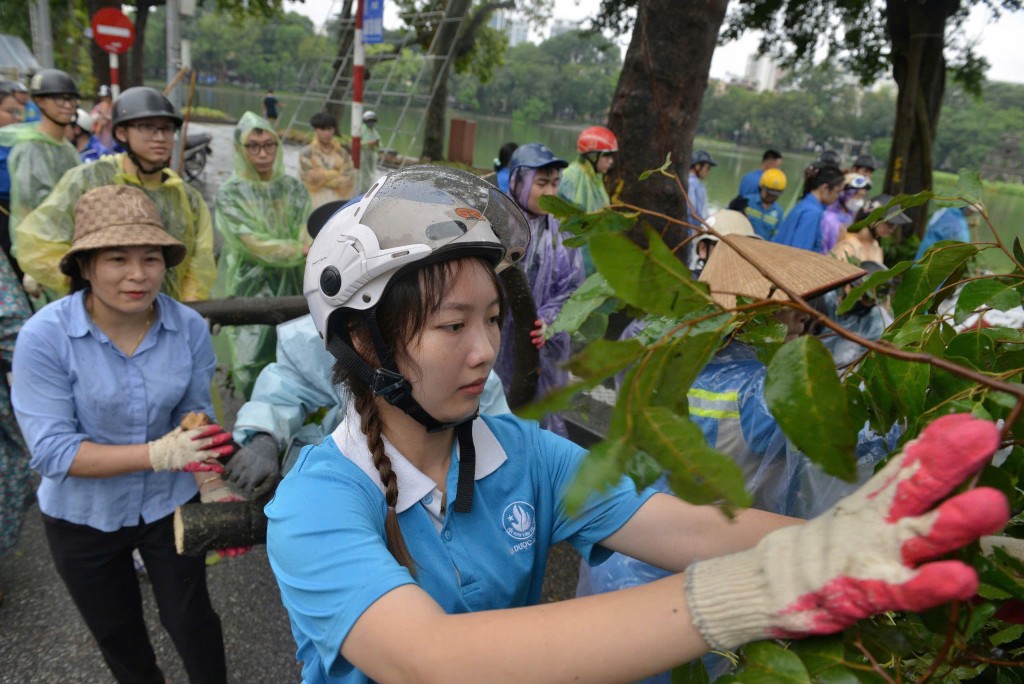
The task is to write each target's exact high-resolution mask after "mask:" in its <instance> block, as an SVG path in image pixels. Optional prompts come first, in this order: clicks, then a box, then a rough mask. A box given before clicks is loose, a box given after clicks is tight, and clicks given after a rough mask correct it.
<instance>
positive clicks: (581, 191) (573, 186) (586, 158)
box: [558, 126, 619, 275]
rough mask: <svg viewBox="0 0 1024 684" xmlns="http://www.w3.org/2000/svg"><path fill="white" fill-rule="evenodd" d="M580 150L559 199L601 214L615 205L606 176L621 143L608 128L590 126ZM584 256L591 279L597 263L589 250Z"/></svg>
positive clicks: (564, 178)
mask: <svg viewBox="0 0 1024 684" xmlns="http://www.w3.org/2000/svg"><path fill="white" fill-rule="evenodd" d="M576 150H577V151H578V152H579V153H580V156H579V158H577V159H576V161H574V162H572V163H571V164H569V167H568V168H567V169H566V170H565V172H564V173H563V174H562V183H561V185H559V186H558V196H559V197H561V198H562V199H564V200H565V201H566V202H571V203H573V204H575V205H576V206H577V207H579V208H580V209H582V210H583V211H587V212H592V211H601V210H602V209H604V208H605V207H607V206H608V205H609V204H611V199H610V198H609V197H608V190H607V189H605V187H604V176H605V174H606V173H608V170H609V169H611V167H612V164H613V163H614V162H615V155H616V154H617V153H618V151H619V141H618V139H617V138H616V137H615V134H614V133H612V132H611V131H610V130H609V129H607V128H605V127H604V126H590V127H589V128H585V129H583V131H582V132H581V133H580V135H579V138H577V140H576ZM582 252H583V267H584V269H585V271H586V274H587V275H590V274H592V273H593V272H594V261H593V259H591V258H590V250H589V249H587V248H586V247H583V248H582Z"/></svg>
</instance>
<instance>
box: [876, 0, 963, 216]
mask: <svg viewBox="0 0 1024 684" xmlns="http://www.w3.org/2000/svg"><path fill="white" fill-rule="evenodd" d="M959 8H960V0H927V2H915V1H911V0H888V2H887V3H886V24H887V30H888V32H889V38H890V40H891V41H892V70H893V78H894V79H895V80H896V84H897V85H898V86H899V94H898V96H897V99H896V124H895V128H894V131H893V138H892V147H891V149H890V152H889V161H888V164H887V167H886V174H885V191H886V192H887V193H890V194H893V195H897V194H900V193H906V194H913V193H917V192H921V191H922V190H928V189H931V187H932V166H933V165H934V164H933V159H932V148H933V146H934V143H935V130H936V128H937V127H938V124H939V111H940V109H941V107H942V96H943V93H944V92H945V87H946V59H945V57H944V56H943V48H944V47H945V43H946V40H945V35H946V23H947V22H948V21H949V19H950V18H951V17H952V16H953V15H954V14H955V13H956V12H957V10H958V9H959ZM907 213H908V214H909V215H910V217H911V218H912V219H914V230H915V231H916V232H917V233H918V234H921V233H923V232H924V227H925V207H924V206H920V207H914V208H912V209H908V210H907Z"/></svg>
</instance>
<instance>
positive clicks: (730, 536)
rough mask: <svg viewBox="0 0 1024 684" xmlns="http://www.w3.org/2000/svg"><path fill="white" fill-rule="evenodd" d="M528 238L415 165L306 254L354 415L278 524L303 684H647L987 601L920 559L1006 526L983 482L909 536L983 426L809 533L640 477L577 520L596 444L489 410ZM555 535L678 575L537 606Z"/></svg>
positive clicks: (456, 186) (965, 422)
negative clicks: (889, 614) (885, 621)
mask: <svg viewBox="0 0 1024 684" xmlns="http://www.w3.org/2000/svg"><path fill="white" fill-rule="evenodd" d="M528 234H529V233H528V228H527V225H526V223H525V221H524V218H523V216H522V214H521V212H520V211H519V210H518V209H517V208H516V207H515V206H514V205H513V204H512V203H511V202H510V200H509V199H508V198H507V196H505V195H504V194H502V193H501V192H500V191H498V190H497V189H496V188H493V187H491V186H490V185H489V184H487V183H485V182H483V181H481V180H479V179H477V178H476V177H475V176H473V175H472V174H468V173H465V172H462V171H457V170H454V169H446V168H443V167H433V166H424V167H410V168H406V169H403V170H401V171H398V172H395V173H394V174H391V175H389V176H387V177H385V178H383V179H381V180H379V181H378V182H377V183H376V184H375V185H374V186H373V187H372V188H371V189H370V190H369V191H368V192H367V194H366V196H365V197H364V198H363V199H362V200H361V201H360V202H358V203H355V204H353V205H352V206H350V207H348V208H346V209H343V210H342V211H340V212H339V213H337V214H335V215H334V216H333V217H332V218H331V219H330V221H329V222H328V223H327V225H326V226H325V227H324V229H323V231H322V232H321V233H320V234H319V236H318V237H317V239H316V241H315V242H314V244H313V247H312V249H311V251H310V253H309V257H308V259H307V266H306V277H305V292H306V296H307V300H308V302H309V306H310V312H311V314H312V316H313V320H314V322H315V324H316V325H317V328H318V331H319V332H320V334H321V336H322V337H323V338H324V341H325V343H326V345H327V348H328V349H329V350H330V351H331V353H332V354H333V355H334V356H335V357H336V358H337V359H338V363H337V365H336V367H335V378H336V380H338V381H345V382H347V383H348V385H349V388H350V390H351V392H352V396H353V401H352V402H351V404H350V408H349V411H348V414H347V416H346V418H345V419H344V420H343V421H342V423H341V425H339V427H338V428H337V429H336V430H335V431H334V432H333V433H332V434H331V435H330V436H329V437H328V438H327V439H325V440H324V442H323V443H322V444H320V445H319V446H315V447H307V448H306V449H305V450H304V451H303V453H302V454H301V455H300V456H299V459H298V461H297V462H296V464H295V466H294V467H293V468H292V470H291V471H290V472H289V473H288V475H287V476H286V477H285V479H284V480H283V481H282V483H281V484H280V486H279V487H278V489H277V493H276V495H275V498H274V500H273V501H271V502H270V504H269V505H268V506H267V509H266V510H267V517H268V519H269V527H268V539H267V545H268V552H269V556H270V562H271V565H272V567H273V570H274V573H275V575H276V577H277V581H278V584H279V586H280V589H281V596H282V599H283V601H284V604H285V607H286V608H287V610H288V613H289V616H290V618H291V623H292V631H293V634H294V636H295V639H296V642H297V644H298V658H299V660H300V661H302V665H303V680H304V681H305V682H308V683H311V684H312V683H314V682H316V683H319V682H366V681H369V680H373V681H378V682H408V681H439V682H462V681H465V682H475V681H487V682H498V681H523V682H541V681H569V680H575V681H585V682H606V681H607V682H621V681H635V680H637V679H641V678H643V677H644V676H646V675H650V674H653V673H656V672H660V671H664V670H667V669H669V668H671V667H673V666H674V665H676V664H679V663H683V662H686V661H688V660H691V659H693V658H695V657H697V656H699V655H701V654H702V653H705V652H706V651H707V650H708V649H709V648H711V647H714V648H734V647H736V646H738V645H739V644H742V643H744V642H746V641H751V640H756V639H761V638H769V637H781V636H799V635H806V634H822V633H828V632H832V631H836V630H839V629H842V628H843V627H844V626H846V625H848V624H850V623H852V622H853V621H854V620H856V619H857V618H859V617H862V616H865V615H868V614H872V613H875V612H878V611H883V610H889V609H909V610H920V609H922V608H924V607H926V606H931V605H935V604H937V603H939V602H942V601H945V600H949V599H950V598H953V597H964V596H967V595H970V593H971V592H973V591H974V589H975V588H976V586H977V578H976V577H975V575H974V572H973V570H972V569H970V568H969V567H966V566H964V565H962V564H960V563H958V562H933V563H924V564H922V561H925V560H929V559H931V558H933V557H934V556H935V555H936V554H937V553H941V552H942V551H943V550H945V549H949V548H953V547H954V546H957V545H959V544H962V543H964V542H965V540H967V539H970V538H973V537H975V536H977V535H979V534H985V533H989V532H991V531H992V530H995V529H998V528H1000V527H1001V526H1002V524H1003V523H1004V522H1005V520H1006V518H1007V515H1008V512H1007V506H1006V501H1005V499H1004V498H1003V497H1002V495H1001V494H1000V493H998V492H995V491H994V490H988V489H975V490H972V491H971V492H969V493H967V494H962V495H960V496H959V497H955V498H953V499H950V502H953V505H954V507H959V506H963V505H967V506H969V508H968V509H961V508H956V510H957V511H959V510H970V511H971V514H970V516H965V515H961V514H953V513H952V511H951V509H947V507H948V506H950V503H949V502H947V503H944V504H942V509H941V511H940V514H939V516H938V517H937V518H923V519H922V520H920V521H914V522H912V521H910V520H907V518H912V517H916V516H918V515H920V514H922V513H924V512H925V511H927V510H929V509H931V508H932V506H933V504H934V503H935V502H936V501H937V500H938V499H940V498H942V497H943V496H945V494H947V493H948V492H949V491H950V490H951V489H952V488H953V487H954V486H956V484H957V483H958V482H959V481H961V480H962V479H963V478H964V477H965V476H966V475H967V474H968V473H969V472H973V471H976V470H977V469H979V468H980V467H981V466H982V464H983V462H984V460H985V459H986V458H987V455H988V454H990V453H991V452H992V451H993V450H994V448H995V446H996V444H997V442H998V430H997V429H996V428H995V426H994V425H992V424H991V423H985V422H983V421H978V420H975V419H973V418H971V417H970V416H947V417H946V418H943V419H942V421H946V422H945V423H943V424H941V425H939V424H936V426H934V427H933V428H930V429H929V431H926V433H925V435H924V436H923V437H922V438H921V439H919V440H918V441H917V442H915V443H914V444H913V445H911V446H908V447H907V450H906V452H905V454H904V456H903V457H902V458H896V459H893V461H892V463H891V465H890V466H888V468H887V471H886V472H885V473H883V475H882V476H881V479H879V480H872V481H871V482H870V483H869V484H868V485H866V489H865V490H862V491H860V492H857V493H854V494H853V495H851V496H850V497H849V498H848V499H846V500H845V501H844V503H843V504H841V505H840V506H839V507H837V508H836V509H833V510H832V511H830V512H829V513H828V514H827V515H825V516H823V517H821V518H817V519H815V520H812V521H810V522H808V523H806V524H802V525H801V524H798V521H795V520H791V519H788V518H784V517H781V516H777V515H773V514H770V513H765V512H761V511H753V510H752V511H745V512H742V513H740V514H738V515H737V516H736V517H735V518H734V519H733V520H732V521H730V520H729V519H727V518H726V517H725V516H724V515H723V514H722V513H721V512H720V511H719V510H717V509H716V508H714V507H700V506H692V505H689V504H686V503H684V502H682V501H680V500H678V499H676V498H674V497H671V496H668V495H665V494H659V493H655V492H652V491H650V490H648V491H645V492H642V493H637V492H636V490H635V488H634V486H633V485H632V483H631V482H630V481H628V480H626V479H623V480H621V481H620V482H618V483H616V484H615V486H613V487H611V488H609V489H608V490H605V491H603V492H600V493H595V494H594V495H592V496H591V497H590V498H589V499H588V500H587V501H586V502H585V503H584V504H583V505H582V506H581V507H580V508H579V509H578V510H575V511H574V512H572V513H570V512H569V511H568V510H567V504H566V501H565V499H564V494H565V491H566V487H567V486H568V485H569V483H570V482H571V481H572V479H573V477H574V476H575V473H576V471H577V469H578V467H579V465H580V463H581V461H582V459H583V458H585V457H586V454H585V452H584V451H583V450H582V449H580V448H579V447H577V446H576V445H574V444H572V443H571V442H569V441H567V440H565V439H562V438H561V437H558V436H556V435H554V434H552V433H550V432H546V431H544V430H542V429H540V428H539V427H538V426H537V425H536V424H535V423H530V422H525V421H522V420H519V419H517V418H515V417H513V416H481V417H479V418H477V404H478V401H479V397H480V393H481V392H482V391H483V385H484V380H485V378H486V377H487V373H488V371H489V370H490V368H491V366H492V364H493V363H494V358H495V354H496V351H497V349H498V345H499V322H500V320H501V307H502V296H501V289H500V287H499V281H498V280H497V278H496V276H495V269H496V268H501V267H502V266H504V265H506V264H507V263H508V262H510V261H515V260H516V259H518V258H519V257H520V256H521V255H522V254H523V253H524V252H525V251H526V240H527V236H528ZM940 422H941V421H940ZM961 497H968V499H967V500H965V499H963V498H961ZM911 528H913V529H914V530H915V531H914V532H911V531H910V530H911ZM562 540H569V541H570V542H571V543H573V544H574V545H575V547H576V548H577V549H578V550H579V551H580V553H581V554H582V555H583V556H584V558H586V559H588V560H589V561H590V562H600V561H602V560H603V559H604V558H606V557H607V556H608V554H609V553H610V552H611V551H620V552H623V553H626V554H629V555H631V556H634V557H636V558H641V559H644V560H645V561H647V562H650V563H653V564H656V565H658V566H660V567H664V568H667V569H671V570H674V571H677V572H682V571H685V574H677V575H673V576H670V577H668V578H665V579H662V580H659V581H656V582H652V583H650V584H647V585H644V586H641V587H635V588H632V589H628V590H623V591H617V592H610V593H608V594H603V595H600V596H592V597H588V598H585V599H577V600H571V601H564V602H561V603H556V604H547V605H542V606H537V605H533V604H536V603H537V601H538V599H539V596H540V588H541V582H542V579H543V575H544V566H545V564H546V561H547V557H548V551H549V549H550V547H551V545H553V544H555V543H557V542H559V541H562Z"/></svg>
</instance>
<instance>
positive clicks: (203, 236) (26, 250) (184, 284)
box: [16, 86, 217, 301]
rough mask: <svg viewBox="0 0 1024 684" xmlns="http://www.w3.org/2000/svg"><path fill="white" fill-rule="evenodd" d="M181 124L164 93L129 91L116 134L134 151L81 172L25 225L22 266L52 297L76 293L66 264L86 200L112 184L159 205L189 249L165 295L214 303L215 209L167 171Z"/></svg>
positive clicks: (167, 280)
mask: <svg viewBox="0 0 1024 684" xmlns="http://www.w3.org/2000/svg"><path fill="white" fill-rule="evenodd" d="M181 121H182V119H181V116H180V115H179V114H178V113H177V112H176V111H175V110H174V107H173V106H172V105H171V103H170V102H169V101H168V100H167V98H165V97H164V96H163V95H161V94H160V93H159V92H157V91H156V90H154V89H152V88H147V87H142V86H140V87H138V88H129V89H128V90H126V91H124V92H123V93H121V96H120V97H119V98H118V100H117V103H116V104H115V106H114V133H115V136H116V137H117V139H118V141H119V142H120V143H121V144H122V145H125V147H126V149H127V151H126V152H123V153H121V154H116V155H110V156H106V157H103V158H101V159H98V160H96V161H94V162H91V163H89V164H83V165H80V166H76V167H75V168H74V169H73V170H72V171H69V172H68V173H66V174H64V176H63V178H61V179H60V182H59V183H57V185H56V187H54V188H53V191H52V192H51V193H50V194H49V196H48V197H46V200H45V201H44V202H43V203H42V204H40V205H39V206H38V207H36V209H35V210H34V211H33V212H32V213H31V214H29V215H28V216H26V217H25V220H23V221H21V222H20V223H18V224H17V228H16V233H17V239H18V242H17V244H18V250H19V251H18V254H19V263H21V264H22V269H23V270H24V271H25V273H26V274H28V275H31V276H32V277H33V278H35V280H36V281H38V282H39V284H40V285H41V286H42V287H45V288H47V289H48V290H50V291H51V293H50V294H51V298H55V297H57V296H62V295H65V294H67V292H68V279H67V276H65V275H64V274H63V273H61V271H60V269H59V268H58V265H59V264H60V260H61V259H62V258H63V257H64V255H65V254H66V253H67V251H68V250H69V249H70V248H71V239H72V237H73V236H74V232H75V205H76V204H77V203H78V200H79V199H81V197H82V195H84V194H85V193H86V192H88V191H89V190H93V189H95V188H99V187H102V186H104V185H128V186H132V187H136V188H138V189H140V190H142V192H144V193H145V194H146V196H147V197H149V199H151V200H152V201H153V203H154V204H156V207H157V210H158V211H159V212H160V218H161V220H162V222H163V226H164V229H165V230H166V231H167V233H168V234H170V235H171V237H173V238H174V239H176V240H178V241H180V242H181V243H183V244H184V245H185V249H186V255H185V259H184V260H183V261H182V262H181V263H180V264H178V265H177V266H175V267H173V268H168V269H167V273H166V275H165V276H164V284H163V291H164V292H165V293H167V294H168V295H170V296H171V297H173V298H174V299H177V300H179V301H198V300H205V299H209V297H210V289H211V287H212V285H213V279H214V276H215V275H216V270H217V267H216V264H215V262H214V258H213V223H212V221H211V220H210V210H209V208H207V206H206V202H205V200H203V196H202V195H200V194H199V191H198V190H196V189H195V188H193V187H192V186H190V185H188V184H187V183H185V181H184V180H182V178H181V176H179V175H178V174H176V173H175V172H174V171H172V170H171V169H169V168H167V164H168V163H169V162H170V159H171V147H172V146H171V143H172V141H173V135H174V128H175V127H177V126H180V125H181ZM65 144H66V143H65ZM68 147H69V148H70V149H71V150H72V151H74V147H72V146H71V145H70V144H68ZM77 157H78V155H77V153H75V158H76V159H77Z"/></svg>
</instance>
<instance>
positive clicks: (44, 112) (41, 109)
mask: <svg viewBox="0 0 1024 684" xmlns="http://www.w3.org/2000/svg"><path fill="white" fill-rule="evenodd" d="M39 113H40V114H42V115H43V116H45V117H46V118H47V119H49V120H50V121H52V122H53V123H55V124H57V125H58V126H67V125H68V124H70V123H72V121H73V119H72V121H58V120H57V119H54V118H53V117H52V116H50V115H49V114H47V113H46V110H45V109H43V108H42V107H40V108H39Z"/></svg>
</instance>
